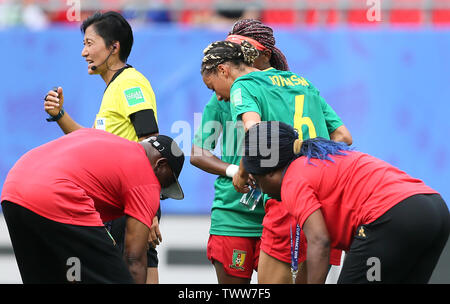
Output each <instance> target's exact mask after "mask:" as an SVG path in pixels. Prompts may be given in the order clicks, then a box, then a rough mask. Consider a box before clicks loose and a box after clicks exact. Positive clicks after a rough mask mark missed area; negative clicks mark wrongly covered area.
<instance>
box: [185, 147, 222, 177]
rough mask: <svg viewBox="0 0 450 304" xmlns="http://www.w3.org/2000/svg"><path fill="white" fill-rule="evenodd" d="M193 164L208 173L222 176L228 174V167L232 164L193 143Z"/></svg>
mask: <svg viewBox="0 0 450 304" xmlns="http://www.w3.org/2000/svg"><path fill="white" fill-rule="evenodd" d="M191 164H192V165H193V166H196V167H197V168H199V169H202V170H203V171H206V172H208V173H211V174H215V175H222V176H226V170H227V167H228V166H229V165H230V164H229V163H226V162H223V161H222V160H220V159H219V158H218V157H217V156H215V155H214V154H212V153H211V152H210V151H208V150H205V149H202V148H200V147H198V146H196V145H192V149H191Z"/></svg>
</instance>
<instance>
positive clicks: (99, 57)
mask: <svg viewBox="0 0 450 304" xmlns="http://www.w3.org/2000/svg"><path fill="white" fill-rule="evenodd" d="M81 31H82V32H83V33H84V41H83V43H84V48H83V50H82V52H81V55H82V56H83V57H84V58H85V59H86V62H87V63H88V73H89V74H90V75H94V74H98V75H100V76H101V77H102V79H103V80H104V81H105V83H106V89H105V92H104V94H103V99H102V102H101V105H100V109H99V112H98V113H97V116H96V118H95V122H94V128H96V129H101V130H104V131H107V132H110V133H113V134H115V135H118V136H121V137H123V138H126V139H129V140H132V141H141V140H143V139H145V138H148V137H150V136H153V135H157V134H158V133H159V131H158V123H157V113H156V101H155V94H154V93H153V90H152V87H151V85H150V83H149V81H148V80H147V79H146V78H145V76H144V75H142V74H141V73H139V72H138V71H137V70H136V69H135V68H133V67H132V66H131V65H129V64H126V62H127V59H128V56H129V55H130V52H131V48H132V46H133V32H132V29H131V26H130V24H129V23H128V22H127V21H126V20H125V18H124V17H123V16H122V15H120V14H119V13H116V12H106V13H95V14H94V15H92V16H90V17H89V18H87V19H86V20H85V21H84V22H83V23H82V25H81ZM63 103H64V95H63V89H62V88H61V87H58V88H57V91H56V92H55V91H53V90H52V91H49V92H48V94H47V95H46V98H45V101H44V109H45V111H46V112H47V113H48V114H49V115H50V117H49V118H48V119H47V120H48V121H56V122H57V123H58V125H59V127H60V128H61V129H62V130H63V132H64V133H65V134H68V133H70V132H72V131H75V130H78V129H79V128H81V127H82V126H81V125H79V124H78V123H76V122H75V121H74V120H73V119H72V118H71V117H70V116H69V114H68V113H66V112H65V111H64V109H63ZM160 216H161V210H160V209H159V210H158V213H157V216H155V218H154V219H153V225H152V229H151V234H150V237H151V239H149V242H150V244H151V245H152V246H151V247H150V249H149V251H148V263H149V265H148V266H149V269H148V272H147V273H148V283H158V268H157V267H158V258H157V252H156V250H155V249H154V247H156V245H158V244H159V242H160V241H161V240H162V237H161V233H160V231H159V218H160ZM107 225H108V226H110V227H109V228H110V229H111V232H112V234H113V236H114V237H115V238H116V241H117V243H118V244H119V247H123V237H124V230H125V218H120V219H117V220H115V221H113V222H112V223H107Z"/></svg>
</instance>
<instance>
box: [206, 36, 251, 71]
mask: <svg viewBox="0 0 450 304" xmlns="http://www.w3.org/2000/svg"><path fill="white" fill-rule="evenodd" d="M203 54H204V57H203V59H202V66H201V73H202V75H203V74H209V73H215V72H216V71H217V70H216V68H217V66H218V65H219V64H222V63H225V62H231V63H232V64H234V65H236V66H240V65H241V64H245V65H248V66H251V65H253V62H254V61H255V59H256V58H258V56H259V52H258V50H257V49H256V48H255V47H254V46H253V45H251V44H250V43H249V42H247V41H242V43H241V44H237V43H234V42H229V41H216V42H213V43H211V44H210V45H208V46H207V47H206V48H205V49H204V50H203Z"/></svg>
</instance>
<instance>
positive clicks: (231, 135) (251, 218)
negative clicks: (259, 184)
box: [193, 94, 264, 237]
mask: <svg viewBox="0 0 450 304" xmlns="http://www.w3.org/2000/svg"><path fill="white" fill-rule="evenodd" d="M243 140H244V129H243V128H242V127H236V123H235V122H233V120H232V117H231V110H230V103H229V102H224V101H219V100H218V99H217V97H216V94H213V96H212V97H211V99H210V100H209V102H208V104H207V105H206V106H205V109H204V111H203V115H202V121H201V125H200V127H199V129H198V130H197V131H196V133H195V136H194V140H193V144H194V145H196V146H198V147H200V148H202V149H205V150H209V151H212V150H214V149H216V146H217V145H220V148H221V160H222V161H224V162H226V163H229V164H235V165H239V162H240V160H241V155H242V145H243ZM214 189H215V193H214V201H213V204H212V208H211V226H210V234H215V235H226V236H241V237H260V236H261V234H262V220H263V217H264V207H263V204H262V203H260V204H258V205H257V207H256V208H255V209H254V210H253V211H250V210H248V209H247V207H245V206H243V205H242V204H241V203H240V202H239V201H240V199H241V197H242V193H239V192H237V191H236V190H235V189H234V187H233V182H232V179H231V178H229V177H226V176H219V177H218V178H217V179H216V181H215V183H214Z"/></svg>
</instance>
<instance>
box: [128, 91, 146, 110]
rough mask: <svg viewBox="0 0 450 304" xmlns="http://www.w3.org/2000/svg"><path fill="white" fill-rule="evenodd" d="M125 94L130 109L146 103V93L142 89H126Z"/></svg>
mask: <svg viewBox="0 0 450 304" xmlns="http://www.w3.org/2000/svg"><path fill="white" fill-rule="evenodd" d="M123 94H124V95H125V99H126V100H127V103H128V106H130V107H131V106H134V105H137V104H140V103H143V102H145V98H144V93H142V90H141V88H140V87H135V88H130V89H126V90H125V91H123Z"/></svg>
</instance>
